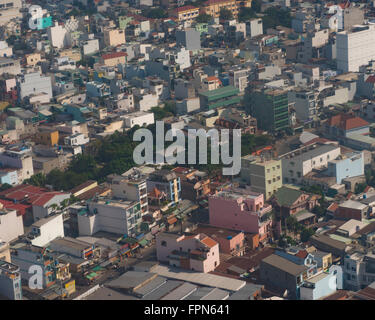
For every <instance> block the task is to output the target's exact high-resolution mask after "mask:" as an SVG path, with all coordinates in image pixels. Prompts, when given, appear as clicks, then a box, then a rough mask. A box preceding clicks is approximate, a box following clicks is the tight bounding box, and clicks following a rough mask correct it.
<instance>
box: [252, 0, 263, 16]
mask: <svg viewBox="0 0 375 320" xmlns="http://www.w3.org/2000/svg"><path fill="white" fill-rule="evenodd" d="M251 9H253V10H254V11H255V12H258V13H259V12H261V9H262V0H253V1H252V2H251Z"/></svg>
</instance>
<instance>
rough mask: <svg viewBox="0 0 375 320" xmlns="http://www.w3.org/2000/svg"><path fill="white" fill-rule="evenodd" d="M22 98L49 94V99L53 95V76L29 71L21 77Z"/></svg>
mask: <svg viewBox="0 0 375 320" xmlns="http://www.w3.org/2000/svg"><path fill="white" fill-rule="evenodd" d="M19 88H20V98H21V99H24V98H26V97H29V96H31V95H37V94H42V93H43V94H47V95H48V97H49V99H51V98H52V97H53V90H52V82H51V77H49V76H43V75H41V74H39V73H38V72H33V73H28V74H25V75H23V76H22V77H20V79H19Z"/></svg>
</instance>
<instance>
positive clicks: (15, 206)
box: [0, 199, 31, 216]
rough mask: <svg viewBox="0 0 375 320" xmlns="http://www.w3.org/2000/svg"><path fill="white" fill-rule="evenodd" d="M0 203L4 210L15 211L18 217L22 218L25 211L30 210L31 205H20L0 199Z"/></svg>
mask: <svg viewBox="0 0 375 320" xmlns="http://www.w3.org/2000/svg"><path fill="white" fill-rule="evenodd" d="M0 203H1V204H2V205H3V206H4V208H6V209H10V210H16V212H17V215H18V216H24V215H25V213H26V211H27V209H29V208H31V205H26V204H21V203H14V202H12V201H9V200H2V199H0Z"/></svg>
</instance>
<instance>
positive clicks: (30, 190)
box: [0, 184, 48, 201]
mask: <svg viewBox="0 0 375 320" xmlns="http://www.w3.org/2000/svg"><path fill="white" fill-rule="evenodd" d="M45 192H48V190H47V189H45V188H40V187H35V186H31V185H28V184H21V185H19V186H16V187H13V188H10V189H7V190H4V191H2V192H0V197H3V198H6V199H9V200H17V201H20V200H24V199H25V198H28V199H31V198H33V197H35V196H39V195H41V194H43V193H45Z"/></svg>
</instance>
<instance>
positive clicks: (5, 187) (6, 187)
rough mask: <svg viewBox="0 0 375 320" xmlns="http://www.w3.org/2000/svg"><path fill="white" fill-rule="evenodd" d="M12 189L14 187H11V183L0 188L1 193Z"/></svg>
mask: <svg viewBox="0 0 375 320" xmlns="http://www.w3.org/2000/svg"><path fill="white" fill-rule="evenodd" d="M10 188H12V185H10V184H9V183H3V184H2V185H1V186H0V191H4V190H7V189H10Z"/></svg>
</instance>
